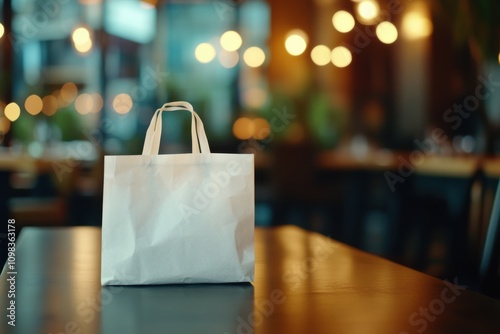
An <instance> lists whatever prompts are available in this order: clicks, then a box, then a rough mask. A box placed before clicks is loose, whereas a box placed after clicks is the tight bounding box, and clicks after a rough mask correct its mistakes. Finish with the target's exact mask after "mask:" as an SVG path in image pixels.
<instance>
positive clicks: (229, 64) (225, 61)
mask: <svg viewBox="0 0 500 334" xmlns="http://www.w3.org/2000/svg"><path fill="white" fill-rule="evenodd" d="M239 60H240V56H239V55H238V52H235V51H231V52H229V51H226V50H222V51H221V52H220V53H219V62H220V64H221V65H222V66H224V67H225V68H233V67H235V66H236V65H237V64H238V61H239Z"/></svg>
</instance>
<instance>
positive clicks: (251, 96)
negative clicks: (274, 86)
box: [243, 87, 267, 109]
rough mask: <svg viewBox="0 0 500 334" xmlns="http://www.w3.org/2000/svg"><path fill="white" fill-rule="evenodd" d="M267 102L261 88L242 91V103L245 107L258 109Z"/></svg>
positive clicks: (265, 93) (265, 94)
mask: <svg viewBox="0 0 500 334" xmlns="http://www.w3.org/2000/svg"><path fill="white" fill-rule="evenodd" d="M266 101H267V92H266V91H265V90H264V89H263V88H261V87H251V88H248V89H245V90H244V91H243V103H244V105H245V107H247V108H251V109H260V108H262V107H263V106H264V104H265V103H266Z"/></svg>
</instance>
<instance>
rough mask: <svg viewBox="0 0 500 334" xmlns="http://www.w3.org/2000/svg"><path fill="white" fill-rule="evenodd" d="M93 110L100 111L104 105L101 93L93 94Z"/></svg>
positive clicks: (94, 111)
mask: <svg viewBox="0 0 500 334" xmlns="http://www.w3.org/2000/svg"><path fill="white" fill-rule="evenodd" d="M92 103H93V104H92V110H91V112H93V113H98V112H100V111H101V110H102V108H103V107H104V101H103V99H102V96H101V94H99V93H94V94H92Z"/></svg>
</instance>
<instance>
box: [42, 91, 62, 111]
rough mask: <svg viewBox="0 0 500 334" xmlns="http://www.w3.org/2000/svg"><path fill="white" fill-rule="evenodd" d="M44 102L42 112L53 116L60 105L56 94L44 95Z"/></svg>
mask: <svg viewBox="0 0 500 334" xmlns="http://www.w3.org/2000/svg"><path fill="white" fill-rule="evenodd" d="M42 102H43V107H42V112H43V113H44V114H45V115H47V116H52V115H54V114H55V113H56V111H57V108H58V106H59V104H58V101H57V97H55V96H54V95H47V96H44V98H43V99H42Z"/></svg>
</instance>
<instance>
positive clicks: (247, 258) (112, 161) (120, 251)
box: [101, 102, 254, 285]
mask: <svg viewBox="0 0 500 334" xmlns="http://www.w3.org/2000/svg"><path fill="white" fill-rule="evenodd" d="M173 110H187V111H190V112H191V114H192V119H191V132H192V133H191V135H192V136H191V137H192V147H193V153H192V154H167V155H158V149H159V144H160V137H161V127H162V122H161V116H162V112H163V111H173ZM198 141H199V143H198ZM102 225H103V226H102V261H101V284H102V285H126V284H163V283H218V282H251V281H253V277H254V245H253V236H254V164H253V155H252V154H215V153H210V148H209V146H208V141H207V138H206V135H205V130H204V128H203V123H202V122H201V120H200V118H199V117H198V115H197V114H196V112H195V111H194V110H193V107H192V106H191V105H190V104H189V103H186V102H172V103H166V104H164V105H163V106H162V107H161V108H160V109H158V110H157V111H156V113H155V114H154V116H153V119H152V120H151V124H150V126H149V128H148V130H147V133H146V139H145V143H144V149H143V152H142V155H133V156H106V157H105V160H104V195H103V223H102Z"/></svg>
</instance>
